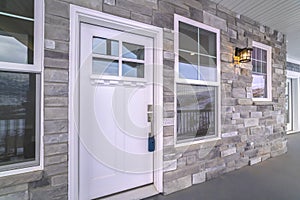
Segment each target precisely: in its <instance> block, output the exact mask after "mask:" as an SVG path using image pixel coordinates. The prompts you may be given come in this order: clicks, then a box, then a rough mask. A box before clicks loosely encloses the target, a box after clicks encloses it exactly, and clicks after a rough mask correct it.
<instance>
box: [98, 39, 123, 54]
mask: <svg viewBox="0 0 300 200" xmlns="http://www.w3.org/2000/svg"><path fill="white" fill-rule="evenodd" d="M93 53H98V54H102V55H111V56H118V55H119V42H118V41H115V40H109V39H105V38H96V37H94V38H93Z"/></svg>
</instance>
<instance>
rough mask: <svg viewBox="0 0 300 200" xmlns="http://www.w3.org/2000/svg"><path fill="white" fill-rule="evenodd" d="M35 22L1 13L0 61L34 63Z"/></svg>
mask: <svg viewBox="0 0 300 200" xmlns="http://www.w3.org/2000/svg"><path fill="white" fill-rule="evenodd" d="M33 47H34V44H33V22H32V21H26V20H21V19H17V18H12V17H6V16H2V15H0V61H3V62H12V63H22V64H33Z"/></svg>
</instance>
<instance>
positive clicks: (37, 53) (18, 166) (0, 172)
mask: <svg viewBox="0 0 300 200" xmlns="http://www.w3.org/2000/svg"><path fill="white" fill-rule="evenodd" d="M43 7H44V1H41V0H35V1H34V19H31V18H26V17H22V16H18V15H10V16H11V17H15V18H19V19H22V20H27V21H33V23H34V25H33V26H34V31H33V40H34V52H33V64H21V63H10V62H3V61H0V71H7V72H24V73H34V74H36V92H35V99H36V102H35V112H36V113H35V116H36V117H35V130H36V131H35V143H36V144H35V160H33V161H28V162H20V163H15V164H10V165H3V166H0V176H7V175H12V174H19V173H24V172H30V171H34V170H41V169H43V155H42V154H43V140H42V138H43V132H42V130H43V129H42V126H41V122H42V118H43V115H42V112H43V111H42V107H43V101H42V99H43V92H42V87H43V82H42V70H43V67H42V66H43V65H42V61H43V51H44V43H43V41H44V17H43V16H44V9H43ZM1 14H3V15H7V13H1Z"/></svg>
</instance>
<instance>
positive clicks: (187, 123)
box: [177, 84, 216, 141]
mask: <svg viewBox="0 0 300 200" xmlns="http://www.w3.org/2000/svg"><path fill="white" fill-rule="evenodd" d="M215 94H216V88H215V87H211V86H201V85H185V84H177V140H178V141H182V140H187V139H195V138H198V137H207V136H215V135H216V127H215V122H216V118H215V116H216V114H215V113H216V110H215V104H216V98H215Z"/></svg>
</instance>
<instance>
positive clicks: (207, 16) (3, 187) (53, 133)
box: [0, 0, 287, 200]
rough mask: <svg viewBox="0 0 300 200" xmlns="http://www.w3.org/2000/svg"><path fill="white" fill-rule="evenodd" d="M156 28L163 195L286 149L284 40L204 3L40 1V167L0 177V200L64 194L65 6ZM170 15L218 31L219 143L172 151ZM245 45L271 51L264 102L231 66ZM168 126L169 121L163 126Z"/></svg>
mask: <svg viewBox="0 0 300 200" xmlns="http://www.w3.org/2000/svg"><path fill="white" fill-rule="evenodd" d="M71 3H72V4H76V5H79V6H83V7H87V8H91V9H95V10H98V11H102V12H105V13H109V14H113V15H117V16H121V17H124V18H129V19H132V20H135V21H139V22H143V23H146V24H152V25H154V26H158V27H162V28H163V30H164V49H163V50H164V85H165V87H164V121H165V126H164V127H163V128H164V129H163V132H164V167H165V168H164V175H163V178H164V193H165V194H169V193H172V192H175V191H178V190H181V189H183V188H187V187H189V186H191V185H192V184H198V183H201V182H204V181H206V180H209V179H212V178H214V177H217V176H219V175H220V174H223V173H226V172H230V171H233V170H235V169H239V168H241V167H243V166H246V165H249V164H250V165H253V164H256V163H258V162H261V161H263V160H266V159H268V158H270V157H274V156H277V155H280V154H283V153H285V152H286V151H287V149H286V139H285V137H284V136H285V122H284V120H285V119H284V113H285V110H284V109H285V107H284V102H285V101H284V91H285V79H286V77H285V67H286V66H285V62H286V58H285V54H286V43H285V36H283V35H282V34H281V33H279V32H277V31H275V30H272V29H270V28H268V27H265V26H262V25H260V24H258V23H256V22H254V21H252V20H251V19H248V18H246V17H243V16H239V15H237V14H235V13H232V12H230V11H228V10H226V9H225V8H222V7H220V6H218V7H217V6H216V4H214V3H211V2H209V1H206V0H197V1H196V0H176V1H174V0H139V1H136V0H45V39H46V40H52V41H55V47H54V48H45V57H44V69H45V72H44V75H45V80H44V81H45V82H44V84H45V86H44V87H45V91H44V95H45V98H44V101H45V108H44V111H45V116H44V117H45V121H44V129H45V136H44V143H45V147H44V150H45V155H44V157H45V158H44V159H45V170H44V171H42V172H32V173H27V174H20V175H15V176H10V177H3V178H0V200H2V199H5V200H7V199H14V200H17V199H36V200H37V199H49V200H50V199H53V200H64V199H67V197H68V194H67V192H68V185H67V182H68V153H67V151H68V134H70V133H68V98H69V97H68V70H69V60H68V58H69V41H70V38H69V5H70V4H71ZM174 13H177V14H179V15H182V16H186V17H189V18H191V19H194V20H196V21H199V22H203V23H205V24H208V25H211V26H213V27H216V28H219V29H220V30H221V60H222V65H221V73H222V74H221V77H222V78H221V79H222V81H221V87H222V88H221V89H222V108H221V111H220V112H221V113H222V139H221V140H219V141H218V142H208V143H203V144H197V145H191V146H188V147H180V148H175V147H174V125H173V122H174V110H173V108H174V106H173V105H174V101H175V99H174V94H173V88H174V31H173V18H174ZM247 39H248V45H249V46H251V44H252V41H253V40H255V41H258V42H262V43H264V44H267V45H270V46H272V47H273V52H272V53H273V54H272V76H273V78H272V80H273V81H272V84H273V88H272V92H273V100H272V102H269V103H257V102H253V101H252V99H251V94H250V95H249V91H250V87H251V81H252V78H251V73H252V71H251V65H249V64H248V65H241V66H234V65H232V64H230V63H228V62H231V61H232V55H233V53H234V49H235V47H236V46H238V47H245V46H247V44H246V41H247ZM170 122H171V123H170Z"/></svg>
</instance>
